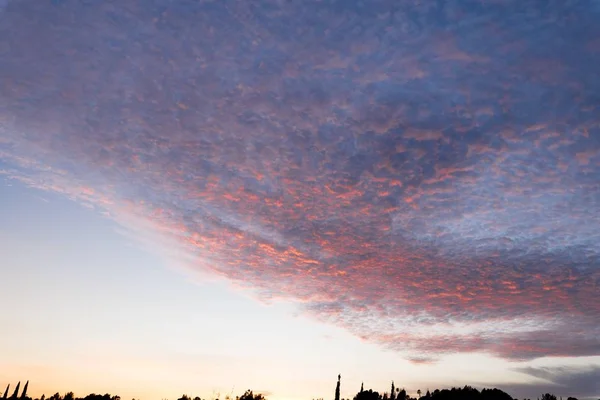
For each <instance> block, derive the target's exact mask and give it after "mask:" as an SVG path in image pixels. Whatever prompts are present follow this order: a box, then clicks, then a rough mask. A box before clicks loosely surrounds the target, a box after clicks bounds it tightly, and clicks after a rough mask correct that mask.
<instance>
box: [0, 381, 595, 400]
mask: <svg viewBox="0 0 600 400" xmlns="http://www.w3.org/2000/svg"><path fill="white" fill-rule="evenodd" d="M340 379H341V376H338V381H337V385H336V387H335V395H334V396H335V400H517V399H516V398H515V399H513V397H511V396H510V395H509V394H508V393H506V392H503V391H502V390H500V389H482V390H478V389H476V388H473V387H471V386H465V387H462V388H452V389H442V390H439V389H436V390H433V391H431V392H430V391H429V390H427V391H426V392H425V393H422V392H421V391H420V390H417V392H416V393H417V397H411V396H410V395H409V394H408V393H407V391H406V390H405V389H400V388H396V387H395V385H394V382H392V385H391V388H390V390H389V391H386V392H382V393H379V392H377V391H374V390H373V389H368V390H365V389H364V387H363V385H362V384H361V387H360V390H359V391H358V393H356V395H355V396H354V397H352V399H350V398H348V399H340ZM20 385H21V383H20V382H19V383H18V384H17V386H16V387H15V389H14V391H13V392H12V395H10V396H9V393H10V385H8V386H7V387H6V390H5V391H4V396H2V400H121V397H120V396H112V395H110V394H108V393H107V394H95V393H92V394H88V395H87V396H85V397H76V396H75V394H74V393H73V392H68V393H65V394H64V395H60V393H55V394H53V395H52V396H49V397H46V396H45V395H42V396H41V397H39V398H31V397H29V396H28V395H27V388H28V386H29V382H27V383H26V384H25V386H24V387H23V391H22V393H21V394H19V388H20ZM132 400H136V399H132ZM163 400H164V399H163ZM177 400H206V399H202V398H200V397H198V396H195V397H192V396H188V395H187V394H184V395H182V396H181V397H179V398H178V399H177ZM211 400H220V396H217V397H216V398H215V399H211ZM223 400H267V399H266V398H265V396H264V395H263V394H260V393H254V392H252V390H247V391H245V392H244V393H243V394H242V395H240V396H235V397H231V396H225V397H224V398H223ZM316 400H323V399H322V398H320V399H316ZM524 400H532V399H524ZM537 400H558V399H557V397H556V396H555V395H553V394H551V393H545V394H542V395H541V396H540V397H538V398H537ZM560 400H562V397H561V398H560ZM567 400H577V399H576V398H575V397H569V398H567ZM599 400H600V399H599Z"/></svg>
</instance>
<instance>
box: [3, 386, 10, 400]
mask: <svg viewBox="0 0 600 400" xmlns="http://www.w3.org/2000/svg"><path fill="white" fill-rule="evenodd" d="M8 389H10V383H9V384H8V385H7V386H6V390H5V391H4V396H2V399H3V400H6V399H7V398H8Z"/></svg>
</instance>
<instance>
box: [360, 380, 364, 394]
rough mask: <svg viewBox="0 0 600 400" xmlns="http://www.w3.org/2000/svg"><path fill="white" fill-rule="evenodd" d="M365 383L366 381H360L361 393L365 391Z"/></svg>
mask: <svg viewBox="0 0 600 400" xmlns="http://www.w3.org/2000/svg"><path fill="white" fill-rule="evenodd" d="M364 385H365V383H364V382H361V383H360V393H362V392H364V391H365V386H364Z"/></svg>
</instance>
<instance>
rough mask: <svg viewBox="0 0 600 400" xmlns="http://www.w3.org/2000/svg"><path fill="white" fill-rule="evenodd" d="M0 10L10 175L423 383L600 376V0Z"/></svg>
mask: <svg viewBox="0 0 600 400" xmlns="http://www.w3.org/2000/svg"><path fill="white" fill-rule="evenodd" d="M0 9H1V11H0V160H1V170H2V174H3V175H5V176H6V177H8V178H10V179H15V180H19V181H21V182H24V183H26V184H28V185H31V186H33V187H36V188H41V189H44V190H50V191H54V192H59V193H62V194H64V195H67V196H70V197H72V198H75V199H78V200H79V201H81V202H83V203H85V204H91V205H93V206H94V207H97V208H99V209H101V210H107V212H108V213H111V215H114V216H115V218H117V215H123V210H125V211H126V212H125V214H128V215H136V217H137V218H142V219H146V220H151V221H153V222H154V224H155V225H156V226H157V229H159V230H161V231H162V232H163V233H165V234H168V235H169V236H170V237H171V238H173V239H174V240H176V241H177V242H179V243H181V244H182V246H184V247H185V248H186V250H187V252H188V254H190V255H191V256H193V257H195V259H196V261H197V262H196V265H198V266H202V268H208V269H209V270H211V271H213V272H214V273H217V274H220V275H222V276H225V277H227V278H228V279H230V280H231V281H234V282H238V283H240V284H242V285H245V286H247V287H249V288H252V289H254V290H257V291H258V292H259V293H260V294H261V296H267V297H273V298H279V297H284V298H288V299H292V300H294V301H296V302H297V303H298V304H300V306H301V307H302V309H303V310H305V311H306V312H308V313H310V314H311V315H313V316H314V317H316V318H318V319H320V320H323V321H328V322H330V323H333V324H337V325H338V326H342V327H344V328H346V329H348V330H349V331H351V332H353V333H354V334H356V335H358V336H361V337H365V338H367V339H368V340H372V341H374V342H376V343H379V344H381V345H383V346H387V347H389V348H392V349H396V350H398V351H401V352H403V353H404V354H406V356H407V357H409V358H411V359H412V360H414V361H420V362H426V361H429V360H434V359H436V358H437V357H439V356H441V355H443V354H447V353H455V352H479V351H485V352H488V353H490V354H493V355H496V356H499V357H502V358H506V359H515V360H524V359H532V358H536V357H541V356H579V355H599V354H600V327H599V324H598V321H600V302H599V301H598V298H599V296H600V268H599V266H600V228H599V227H600V187H599V185H600V174H599V173H600V124H599V122H600V117H599V115H600V114H599V111H600V110H599V105H600V97H599V93H600V76H599V72H598V71H599V70H598V66H599V65H600V40H599V39H598V38H600V24H598V20H599V19H600V6H599V3H598V2H597V1H592V0H589V1H588V0H581V1H568V0H539V1H538V0H489V1H483V0H478V1H475V0H473V1H471V0H464V1H458V0H447V1H441V0H437V1H434V0H432V1H411V0H405V1H392V0H389V1H388V0H372V1H355V0H322V1H299V0H298V1H296V0H289V1H285V0H262V1H243V0H240V1H235V0H222V1H207V0H205V1H200V0H194V1H191V0H172V1H167V0H120V1H100V0H97V1H96V0H52V1H51V0H12V1H4V2H3V3H2V7H0ZM117 209H119V210H121V212H120V213H117V212H115V211H114V210H117Z"/></svg>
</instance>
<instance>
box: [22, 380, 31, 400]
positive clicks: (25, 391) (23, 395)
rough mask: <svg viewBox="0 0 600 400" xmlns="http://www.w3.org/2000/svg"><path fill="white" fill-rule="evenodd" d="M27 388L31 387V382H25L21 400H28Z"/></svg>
mask: <svg viewBox="0 0 600 400" xmlns="http://www.w3.org/2000/svg"><path fill="white" fill-rule="evenodd" d="M27 386H29V381H27V382H25V386H24V387H23V393H21V400H24V399H26V398H27Z"/></svg>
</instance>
